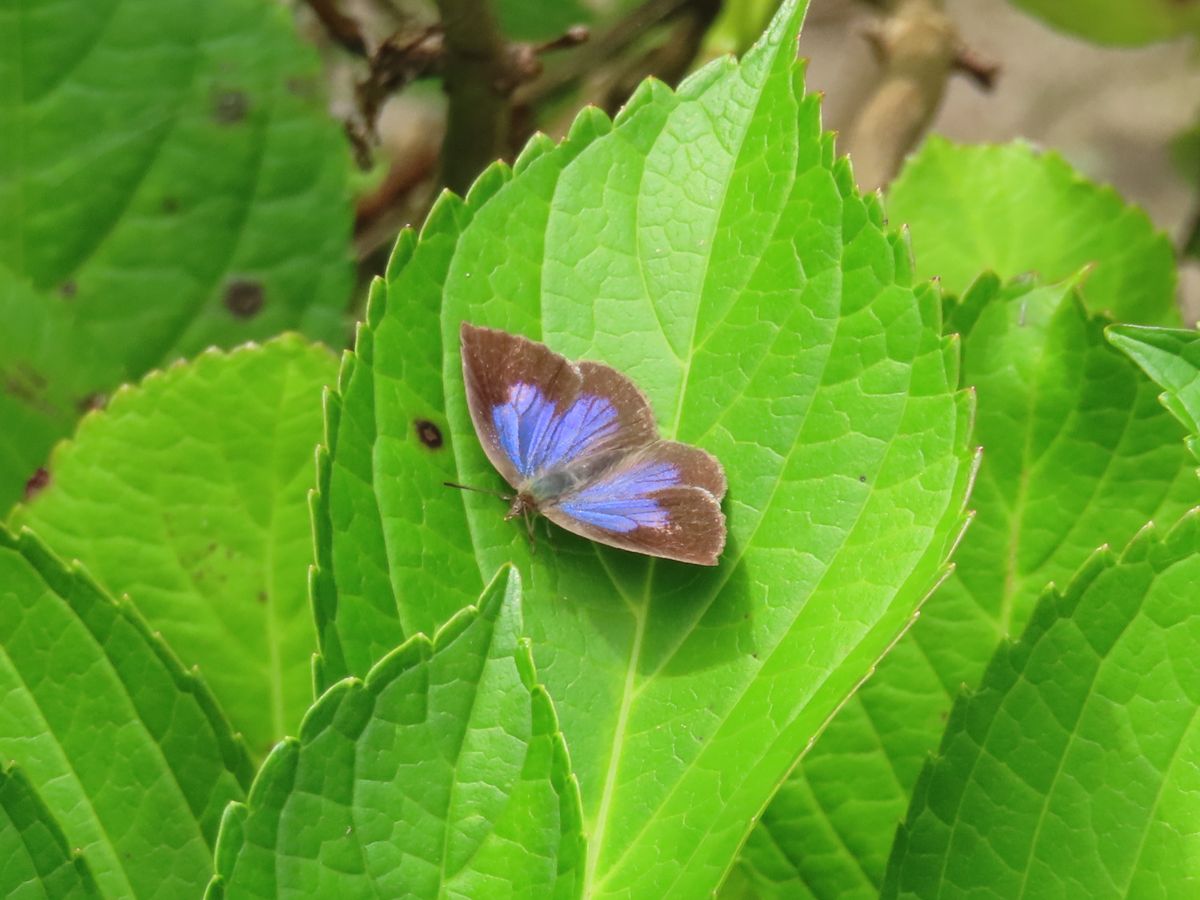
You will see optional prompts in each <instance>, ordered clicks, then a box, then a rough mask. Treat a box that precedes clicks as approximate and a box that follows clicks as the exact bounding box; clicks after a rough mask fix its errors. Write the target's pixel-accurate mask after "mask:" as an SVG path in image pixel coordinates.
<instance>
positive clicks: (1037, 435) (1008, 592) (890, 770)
mask: <svg viewBox="0 0 1200 900" xmlns="http://www.w3.org/2000/svg"><path fill="white" fill-rule="evenodd" d="M948 327H950V328H952V329H955V330H958V331H961V333H962V334H963V337H964V340H963V383H964V384H968V385H972V386H974V387H975V389H976V390H977V392H978V403H979V411H978V417H977V420H976V437H977V439H978V440H979V442H980V443H981V444H982V445H983V447H984V456H983V464H982V466H981V468H980V472H979V477H978V479H977V480H976V484H975V490H974V492H973V495H972V505H973V506H975V508H976V511H977V512H976V518H975V521H974V523H973V524H972V526H971V528H970V529H969V530H968V532H967V534H966V536H965V537H964V539H963V542H962V545H961V546H960V547H959V549H958V551H957V553H956V554H955V561H956V567H955V572H954V574H953V575H952V576H951V577H950V578H949V579H948V580H947V581H946V583H945V584H944V585H943V586H942V587H941V588H940V589H939V590H938V592H937V593H936V594H935V595H934V596H933V598H931V599H930V601H929V602H928V603H927V604H926V605H925V608H924V610H923V612H922V615H921V618H920V619H919V620H918V622H917V624H916V625H915V626H914V628H913V629H912V631H911V632H910V633H909V634H908V635H906V636H905V638H904V639H903V640H902V641H901V642H900V643H899V644H898V645H897V646H896V648H895V649H894V650H893V651H892V652H891V653H890V654H889V655H888V656H887V658H886V659H884V660H883V662H882V663H881V665H880V667H879V671H878V672H876V674H875V675H874V676H873V677H872V679H871V680H870V681H869V682H867V684H866V685H864V686H863V688H862V689H861V690H860V691H859V692H858V694H857V695H856V696H855V697H854V698H853V699H852V700H851V701H850V702H849V703H848V704H847V705H846V706H845V707H844V708H843V709H842V710H841V712H840V713H839V714H838V716H837V718H836V719H835V720H834V721H833V722H832V723H831V724H830V726H829V728H828V729H827V730H826V732H825V733H824V734H823V735H822V736H821V739H820V740H819V741H818V742H817V744H816V746H815V747H814V748H813V750H812V751H811V752H810V753H809V754H808V755H807V756H806V757H805V759H804V761H803V763H802V764H801V767H800V769H799V770H798V771H797V773H796V775H794V776H793V778H792V779H791V780H790V781H789V782H788V783H787V784H785V785H784V787H783V788H782V789H781V790H780V792H779V794H778V795H777V796H776V798H775V800H774V801H773V802H772V804H771V806H770V807H769V809H768V810H767V812H766V813H765V815H764V817H763V824H762V825H761V826H760V828H759V830H758V831H757V832H755V834H754V835H753V836H752V837H751V839H750V841H749V843H748V845H747V847H746V849H745V851H744V852H743V858H742V866H741V867H740V870H739V872H738V878H737V879H736V882H737V884H739V885H748V886H751V887H753V888H754V889H755V891H756V892H757V893H759V894H760V895H771V896H781V897H793V896H797V895H799V894H801V893H808V894H810V895H813V896H820V897H839V898H840V897H851V896H861V897H870V896H875V895H876V894H877V892H878V889H879V884H880V882H881V881H882V878H883V874H884V869H885V866H886V862H887V856H888V852H889V847H890V846H891V842H892V838H893V834H894V830H895V824H896V822H897V821H898V820H899V819H900V817H902V816H903V813H904V810H905V809H906V807H907V804H908V799H909V795H910V791H911V789H912V786H913V785H914V784H915V782H916V779H917V776H918V773H919V771H920V767H921V765H922V763H923V762H924V760H925V758H926V756H927V755H928V754H929V753H930V752H932V751H933V750H934V748H935V747H936V745H937V741H938V738H939V736H940V735H941V733H942V730H943V727H944V722H945V715H946V713H947V711H948V710H949V708H950V705H951V701H952V699H953V696H954V693H955V692H956V691H957V689H958V687H959V685H960V684H963V683H966V684H975V683H977V682H978V680H979V677H980V676H981V675H982V673H983V670H984V667H985V665H986V664H987V661H988V659H989V658H990V657H991V654H992V652H993V650H994V648H995V646H996V642H997V641H998V640H1000V639H1003V638H1005V637H1007V636H1008V635H1012V634H1017V633H1019V632H1020V630H1021V628H1022V627H1023V626H1024V624H1025V622H1026V621H1027V619H1028V617H1029V615H1030V613H1031V612H1032V609H1033V606H1034V604H1035V601H1036V600H1037V598H1038V596H1039V595H1040V594H1041V591H1042V589H1043V588H1044V587H1045V585H1046V584H1047V583H1048V582H1051V581H1058V582H1060V583H1062V582H1064V581H1065V580H1066V579H1068V578H1069V577H1070V576H1071V574H1072V572H1073V571H1074V570H1075V569H1076V568H1078V566H1079V565H1081V564H1082V563H1083V561H1085V560H1086V559H1087V558H1088V557H1089V556H1090V554H1091V553H1092V551H1093V550H1094V549H1095V548H1096V547H1098V546H1099V545H1100V544H1102V543H1104V542H1106V541H1109V542H1114V543H1120V544H1124V543H1126V542H1128V541H1129V540H1130V539H1131V538H1132V536H1133V535H1134V534H1135V533H1137V531H1138V530H1139V529H1140V528H1141V527H1142V526H1143V525H1144V524H1145V523H1146V521H1147V520H1149V519H1151V518H1158V519H1159V520H1160V521H1161V520H1166V521H1174V520H1176V519H1177V518H1178V517H1179V516H1180V515H1181V514H1182V513H1183V511H1184V510H1186V509H1187V508H1188V507H1189V506H1190V505H1192V504H1193V503H1194V502H1195V498H1196V496H1197V482H1196V478H1195V475H1194V473H1193V471H1192V463H1191V461H1190V460H1189V459H1188V456H1187V453H1186V451H1185V450H1184V448H1183V446H1182V441H1181V437H1182V431H1181V429H1180V428H1179V426H1178V424H1177V423H1176V422H1175V421H1173V420H1172V419H1171V417H1170V416H1169V415H1167V414H1166V413H1165V412H1164V411H1163V410H1162V409H1161V408H1160V407H1159V405H1158V404H1157V403H1156V402H1155V397H1154V395H1155V388H1154V385H1153V384H1151V383H1150V381H1149V380H1148V379H1146V378H1144V377H1142V375H1141V373H1140V372H1138V370H1137V369H1136V367H1134V366H1132V365H1130V364H1129V363H1128V361H1127V360H1125V359H1123V358H1122V357H1121V355H1120V354H1118V353H1115V352H1113V350H1112V348H1110V347H1109V346H1108V345H1107V344H1106V342H1105V340H1104V335H1103V327H1104V322H1103V321H1102V320H1099V319H1094V318H1089V317H1088V316H1087V315H1086V314H1085V312H1084V311H1083V309H1082V307H1081V305H1080V303H1079V301H1078V299H1077V297H1076V296H1075V293H1074V290H1073V288H1072V286H1071V285H1070V284H1066V285H1059V286H1054V287H1035V286H1034V285H1032V284H1030V283H1016V284H1011V285H1009V286H1007V287H1003V288H1002V287H1001V286H1000V284H999V282H998V280H997V279H995V278H994V277H991V276H989V277H985V278H983V279H981V280H980V281H979V282H978V283H977V284H976V285H975V286H974V287H973V288H972V290H971V291H970V292H969V294H968V295H967V297H966V298H964V300H963V301H962V303H961V304H958V305H957V306H955V307H954V309H953V312H952V314H951V316H950V319H949V322H948Z"/></svg>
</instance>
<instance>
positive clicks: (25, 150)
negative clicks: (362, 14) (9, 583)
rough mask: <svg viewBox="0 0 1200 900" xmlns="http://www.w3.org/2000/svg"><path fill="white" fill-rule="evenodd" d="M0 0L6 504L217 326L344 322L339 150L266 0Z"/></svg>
mask: <svg viewBox="0 0 1200 900" xmlns="http://www.w3.org/2000/svg"><path fill="white" fill-rule="evenodd" d="M85 7H86V8H81V9H72V10H71V14H69V15H68V14H66V12H65V8H64V7H63V6H62V5H60V4H53V3H52V4H48V5H47V4H32V5H31V4H21V3H5V4H2V5H0V86H2V87H0V134H3V135H5V136H6V139H5V140H4V141H3V142H0V209H3V210H5V214H4V216H3V217H0V220H2V221H0V322H3V323H4V325H3V327H2V328H0V386H2V387H0V421H3V422H4V423H5V424H6V426H8V425H9V424H10V423H11V427H5V428H4V429H3V430H2V431H0V512H3V511H4V510H7V509H8V507H9V506H10V505H11V504H12V502H13V501H14V500H15V499H16V498H17V497H18V495H19V493H20V489H21V485H22V484H24V483H25V480H26V479H27V478H28V477H29V476H30V475H32V474H33V472H34V470H35V469H36V468H37V467H38V466H40V465H41V464H42V463H43V461H44V460H45V458H46V455H47V453H48V451H49V449H50V447H51V446H52V444H53V442H54V441H56V440H57V439H59V438H61V437H64V436H66V435H67V434H68V433H69V432H70V430H71V428H72V426H73V424H74V422H75V420H76V419H77V418H78V416H79V414H80V412H81V411H86V410H87V409H89V408H92V407H94V406H96V405H99V404H100V403H102V402H103V399H104V396H105V395H106V394H107V393H108V392H109V391H111V390H112V389H113V388H115V387H117V385H119V384H121V383H122V382H125V381H130V380H134V379H137V378H138V377H140V376H141V375H143V374H144V373H146V372H147V371H149V370H151V369H153V368H155V367H158V366H163V365H166V364H167V363H169V362H171V361H172V360H174V359H176V358H178V357H181V356H188V355H191V354H193V353H195V352H197V351H199V350H202V349H204V348H206V347H208V346H209V345H212V344H217V345H221V346H232V345H234V344H238V343H241V342H243V341H246V340H250V339H259V338H264V337H268V336H271V335H274V334H276V333H278V332H280V331H281V330H284V329H288V328H299V329H301V330H303V331H304V332H305V333H307V334H308V335H310V336H312V337H314V338H320V339H324V340H330V341H334V342H336V343H339V344H340V343H341V342H342V327H343V326H342V324H341V321H342V315H343V310H344V309H345V307H346V304H347V300H348V297H349V291H350V286H351V279H352V270H351V268H350V265H349V262H350V261H349V238H350V228H351V210H350V204H349V197H348V192H347V189H346V171H347V169H348V166H347V165H346V152H345V149H344V140H343V138H342V136H341V135H340V134H339V131H338V127H337V125H336V123H334V122H333V121H332V120H330V118H329V117H328V116H327V115H326V113H325V111H324V109H323V104H322V101H321V98H320V97H319V93H320V83H321V77H322V76H321V71H320V67H319V63H318V60H317V56H316V54H315V52H314V51H313V50H312V49H311V48H309V47H306V46H304V45H303V44H301V43H300V42H299V41H298V40H297V39H296V36H295V35H294V34H293V28H292V24H291V22H290V20H289V13H287V12H286V11H285V9H284V8H283V6H282V5H281V4H278V3H264V2H262V0H211V2H205V3H194V2H191V0H97V2H94V3H88V4H86V5H85Z"/></svg>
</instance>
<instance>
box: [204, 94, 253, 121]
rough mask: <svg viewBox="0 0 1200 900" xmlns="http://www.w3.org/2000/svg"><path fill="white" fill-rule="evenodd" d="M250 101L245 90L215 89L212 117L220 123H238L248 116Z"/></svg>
mask: <svg viewBox="0 0 1200 900" xmlns="http://www.w3.org/2000/svg"><path fill="white" fill-rule="evenodd" d="M249 109H250V101H249V99H248V98H247V97H246V93H245V91H238V90H233V89H229V88H227V89H224V90H218V91H213V98H212V117H213V120H214V121H216V123H217V124H218V125H236V124H237V123H238V122H240V121H242V120H243V119H245V118H246V112H247V111H248V110H249Z"/></svg>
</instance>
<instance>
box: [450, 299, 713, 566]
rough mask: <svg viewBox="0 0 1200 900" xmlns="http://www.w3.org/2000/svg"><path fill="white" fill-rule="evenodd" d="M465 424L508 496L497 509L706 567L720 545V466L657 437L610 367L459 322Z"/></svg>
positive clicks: (649, 416) (628, 384)
mask: <svg viewBox="0 0 1200 900" xmlns="http://www.w3.org/2000/svg"><path fill="white" fill-rule="evenodd" d="M461 336H462V359H463V378H464V380H465V382H466V386H467V404H468V405H469V406H470V408H471V419H472V421H473V422H474V423H475V432H476V434H478V435H479V440H480V442H481V443H482V444H483V449H484V451H485V452H486V453H487V456H488V459H490V460H491V461H492V465H494V466H495V467H496V468H497V469H498V470H499V472H500V474H501V475H503V476H504V479H505V481H507V482H508V483H509V484H510V485H512V487H513V489H514V490H516V492H517V494H516V496H515V497H506V498H505V499H509V500H511V501H512V505H511V506H510V507H509V511H508V516H507V517H506V518H510V519H511V518H515V517H517V516H525V517H526V518H527V520H528V517H529V515H530V514H531V513H541V514H542V515H544V516H545V517H546V518H548V519H549V520H550V521H551V522H554V523H556V524H558V525H560V526H562V527H563V528H565V529H567V531H572V532H574V533H575V534H578V535H582V536H583V537H586V538H590V539H591V540H593V541H598V542H600V543H601V544H608V545H609V546H612V547H620V548H622V549H624V550H633V551H634V552H636V553H645V554H648V555H649V556H661V557H664V558H666V559H677V560H680V561H681V562H689V563H698V564H700V565H704V566H715V565H716V564H717V558H718V557H719V556H720V555H721V550H722V549H724V547H725V516H724V515H723V514H722V512H721V502H720V501H721V498H722V497H724V496H725V473H724V471H722V469H721V464H720V463H719V462H717V460H716V459H715V458H714V457H713V456H712V455H711V454H708V453H705V452H704V451H703V450H701V449H699V448H697V447H690V446H688V445H687V444H679V443H676V442H674V441H664V440H661V439H660V438H659V436H658V426H657V425H656V424H655V421H654V413H653V412H652V411H651V409H650V404H649V403H648V402H647V400H646V397H645V396H644V395H643V394H642V392H641V391H639V390H638V389H637V387H636V386H635V385H634V383H633V382H632V381H630V380H629V379H628V378H626V377H625V376H624V375H622V374H621V373H620V372H618V371H617V370H616V369H613V368H611V367H610V366H605V365H602V364H600V363H594V362H580V363H578V364H575V363H572V362H570V361H568V360H567V359H566V358H564V357H562V356H559V355H558V354H557V353H555V352H554V351H552V350H551V349H550V348H549V347H547V346H546V345H545V344H539V343H536V342H535V341H531V340H529V339H527V338H523V337H519V336H517V335H513V334H508V333H507V332H504V331H497V330H494V329H491V328H477V327H476V326H474V325H469V324H467V323H465V322H464V323H463V326H462V331H461Z"/></svg>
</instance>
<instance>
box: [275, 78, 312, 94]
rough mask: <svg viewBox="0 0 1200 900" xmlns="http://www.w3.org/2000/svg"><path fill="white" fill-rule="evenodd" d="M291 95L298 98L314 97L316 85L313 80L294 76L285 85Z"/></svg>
mask: <svg viewBox="0 0 1200 900" xmlns="http://www.w3.org/2000/svg"><path fill="white" fill-rule="evenodd" d="M283 86H284V87H285V88H287V91H288V93H289V94H293V95H295V96H297V97H312V96H313V95H314V94H315V93H316V85H315V84H314V83H313V80H312V79H311V78H297V77H296V76H295V75H293V76H292V77H291V78H289V79H288V80H287V81H285V82H284V83H283Z"/></svg>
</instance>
